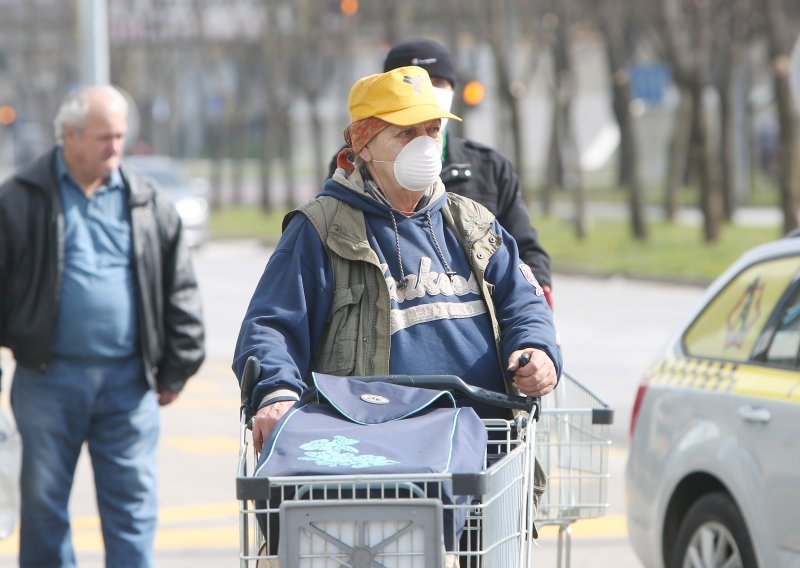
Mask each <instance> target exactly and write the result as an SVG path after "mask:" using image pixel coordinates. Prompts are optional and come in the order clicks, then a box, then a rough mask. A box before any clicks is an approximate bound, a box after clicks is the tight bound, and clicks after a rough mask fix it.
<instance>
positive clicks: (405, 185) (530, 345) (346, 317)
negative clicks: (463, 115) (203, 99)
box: [233, 66, 561, 449]
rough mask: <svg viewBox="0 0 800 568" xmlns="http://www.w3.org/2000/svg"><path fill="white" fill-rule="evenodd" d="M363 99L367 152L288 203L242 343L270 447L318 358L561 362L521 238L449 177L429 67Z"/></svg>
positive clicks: (500, 387) (486, 382) (545, 369)
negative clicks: (255, 368) (253, 371)
mask: <svg viewBox="0 0 800 568" xmlns="http://www.w3.org/2000/svg"><path fill="white" fill-rule="evenodd" d="M349 109H350V116H351V124H350V125H349V126H348V127H347V129H346V130H345V134H344V137H345V140H346V142H347V144H348V146H347V148H345V149H344V150H343V154H344V153H350V154H352V156H350V157H351V158H354V159H353V160H352V161H351V160H349V159H347V156H345V155H342V156H341V159H340V160H339V162H340V164H341V165H342V167H340V168H339V169H338V170H337V171H336V173H335V174H334V176H333V178H332V179H330V180H328V181H327V182H326V184H325V187H324V190H323V191H322V193H321V194H320V195H319V196H318V197H317V198H316V199H314V200H313V201H311V202H310V203H308V204H306V205H305V206H302V207H300V208H299V209H297V210H295V211H293V212H291V213H290V214H289V215H287V217H286V219H285V220H284V233H283V235H282V237H281V239H280V242H279V243H278V245H277V247H276V249H275V252H274V253H273V254H272V256H271V258H270V260H269V262H268V264H267V267H266V270H265V271H264V274H263V276H262V278H261V281H260V282H259V283H258V287H257V288H256V290H255V293H254V295H253V297H252V300H251V302H250V306H249V308H248V310H247V313H246V315H245V317H244V321H243V323H242V327H241V331H240V334H239V339H238V341H237V344H236V350H235V355H234V361H233V368H234V371H235V372H236V375H237V376H238V377H240V378H241V377H242V374H243V370H244V365H245V361H246V360H247V358H248V357H250V356H251V355H254V356H256V357H257V358H258V360H259V361H260V375H259V380H258V383H257V384H256V385H255V388H254V389H253V393H252V398H251V401H250V404H251V406H252V410H253V412H254V413H255V420H254V424H253V440H254V443H255V444H256V447H257V448H258V449H260V448H261V445H262V444H263V442H264V440H265V439H266V437H267V436H269V434H270V432H271V431H272V429H273V427H274V426H275V424H276V422H277V421H278V420H280V418H281V417H282V416H283V415H284V414H285V413H286V412H287V411H288V410H289V408H291V407H292V406H293V405H294V403H295V402H296V401H297V400H298V398H299V397H300V396H301V395H302V393H303V391H304V389H305V388H306V379H307V378H308V377H309V376H310V374H311V372H314V371H316V372H321V373H327V374H332V375H339V376H358V375H383V374H408V375H419V374H449V375H458V376H460V377H461V378H463V379H464V380H465V381H466V382H468V383H470V384H474V385H477V386H480V387H483V388H487V389H490V390H494V391H505V390H508V391H511V392H521V393H523V394H526V395H529V396H540V395H544V394H547V393H549V392H550V391H551V390H552V389H553V388H554V387H555V385H556V382H557V380H558V376H559V374H560V371H561V355H560V352H559V348H558V346H557V344H556V337H555V331H554V329H553V321H552V316H551V312H550V309H549V307H548V306H547V303H546V302H545V299H544V296H543V293H542V289H541V287H540V286H539V284H538V283H537V281H536V279H535V278H534V276H533V272H532V271H531V269H530V268H529V267H528V266H527V265H526V264H524V263H523V262H522V261H521V260H520V259H519V254H518V251H517V245H516V243H515V242H514V239H512V238H511V237H510V236H509V234H508V233H507V232H506V231H505V230H504V229H503V228H502V227H501V226H500V224H499V223H498V222H497V221H496V220H495V219H494V217H493V216H492V215H491V213H489V212H488V210H486V209H485V208H484V207H483V206H481V205H479V204H477V203H475V202H474V201H472V200H470V199H468V198H465V197H461V196H458V195H455V194H448V193H447V192H445V190H444V186H443V185H442V182H441V180H440V179H439V172H440V169H441V160H440V154H441V139H442V138H441V131H440V124H441V119H443V118H449V119H452V120H460V119H459V118H458V117H457V116H455V115H453V114H450V113H449V112H446V111H444V110H443V109H442V108H441V107H440V106H439V104H438V103H437V99H436V96H435V94H434V91H433V86H432V85H431V81H430V78H429V76H428V74H427V72H426V71H425V70H424V69H422V68H420V67H415V66H410V67H401V68H399V69H394V70H392V71H389V72H386V73H382V74H376V75H370V76H368V77H364V78H362V79H360V80H358V81H357V82H356V83H355V84H354V85H353V87H352V89H351V91H350V99H349ZM465 404H471V403H468V402H465ZM474 406H475V410H476V412H477V413H478V415H479V416H482V417H506V412H507V411H505V410H502V409H498V408H493V407H490V406H480V405H474Z"/></svg>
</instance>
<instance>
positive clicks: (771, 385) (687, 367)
mask: <svg viewBox="0 0 800 568" xmlns="http://www.w3.org/2000/svg"><path fill="white" fill-rule="evenodd" d="M645 380H646V381H647V383H649V384H650V385H653V386H664V387H670V388H681V389H691V390H699V391H709V392H717V393H726V394H731V395H740V396H747V397H752V398H763V399H770V400H779V401H783V402H791V403H794V404H800V376H798V374H797V371H795V370H789V369H780V368H776V367H769V366H763V365H750V364H746V363H739V362H732V361H715V360H713V359H701V358H697V357H677V358H670V359H666V360H663V361H661V362H659V363H658V364H656V365H654V366H653V368H652V369H651V370H650V371H649V372H648V373H647V374H646V375H645Z"/></svg>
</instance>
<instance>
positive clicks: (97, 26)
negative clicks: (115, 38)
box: [79, 0, 110, 85]
mask: <svg viewBox="0 0 800 568" xmlns="http://www.w3.org/2000/svg"><path fill="white" fill-rule="evenodd" d="M79 4H80V11H81V12H80V46H81V54H80V62H81V66H80V68H81V84H83V85H107V84H108V83H109V80H110V78H109V63H108V2H107V0H79Z"/></svg>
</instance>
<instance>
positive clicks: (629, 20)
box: [596, 0, 647, 241]
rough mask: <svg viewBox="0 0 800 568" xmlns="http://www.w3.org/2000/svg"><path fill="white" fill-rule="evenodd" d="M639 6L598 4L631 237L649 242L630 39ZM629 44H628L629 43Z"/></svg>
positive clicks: (624, 1)
mask: <svg viewBox="0 0 800 568" xmlns="http://www.w3.org/2000/svg"><path fill="white" fill-rule="evenodd" d="M635 6H636V2H629V1H628V0H605V1H603V2H599V3H598V4H596V9H597V16H598V17H597V23H598V26H599V27H600V29H601V30H602V32H603V35H604V36H605V47H606V57H607V59H608V65H609V68H610V70H611V85H612V89H611V90H612V96H611V99H612V107H613V110H614V116H615V118H616V119H617V125H618V126H619V131H620V152H619V160H620V182H621V183H622V184H623V185H624V186H625V188H626V189H627V192H628V206H629V214H630V221H631V234H632V235H633V237H634V238H635V239H637V240H642V241H643V240H646V239H647V223H646V221H645V212H644V196H643V189H642V182H641V177H640V175H639V155H638V154H639V153H638V150H637V147H638V145H637V143H636V135H635V131H634V124H633V117H632V116H631V112H630V106H631V90H630V76H629V73H628V69H627V66H628V58H629V56H630V54H631V53H632V52H633V46H632V45H631V38H632V35H633V28H634V27H635V25H636V24H637V23H638V22H636V21H635V19H634V15H635ZM626 40H627V43H626Z"/></svg>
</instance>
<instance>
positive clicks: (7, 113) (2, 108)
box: [0, 105, 17, 126]
mask: <svg viewBox="0 0 800 568" xmlns="http://www.w3.org/2000/svg"><path fill="white" fill-rule="evenodd" d="M16 119H17V111H16V110H15V109H14V107H13V106H11V105H0V126H11V125H12V124H14V121H15V120H16Z"/></svg>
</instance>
